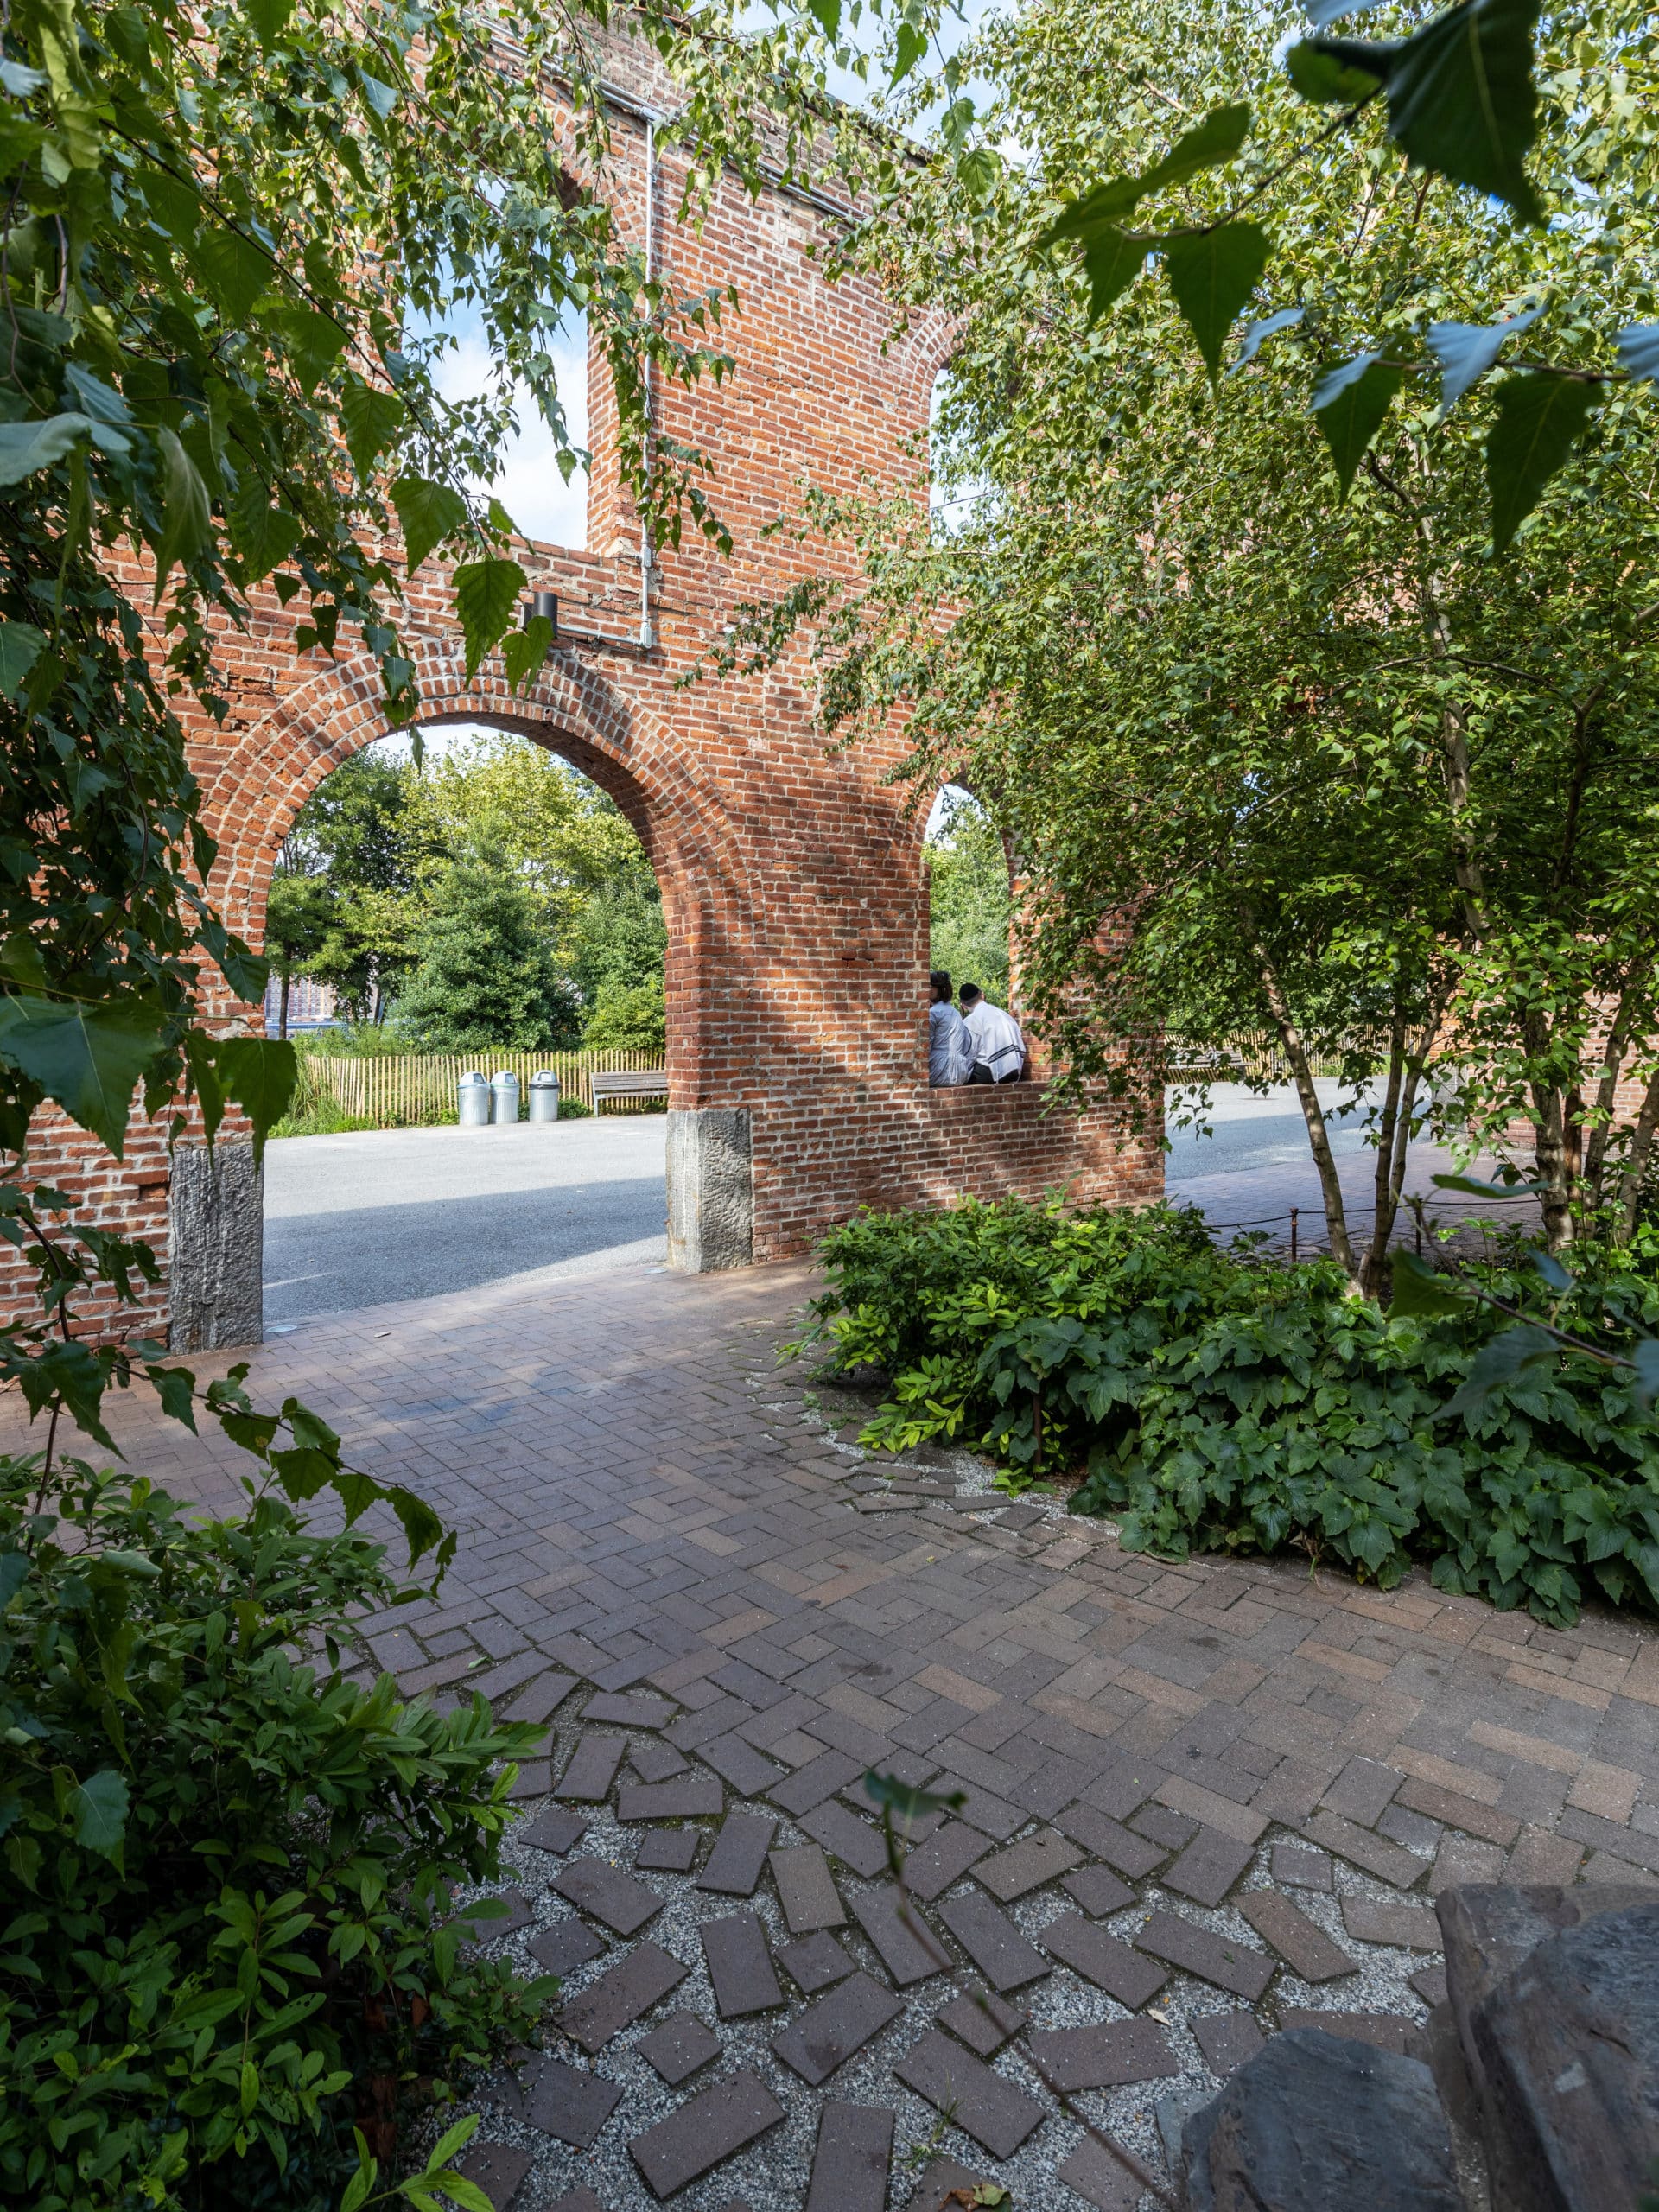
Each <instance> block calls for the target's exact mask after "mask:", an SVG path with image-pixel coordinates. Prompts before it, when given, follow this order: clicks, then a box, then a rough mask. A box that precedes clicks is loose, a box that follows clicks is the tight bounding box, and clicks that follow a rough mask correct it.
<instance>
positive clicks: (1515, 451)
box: [1486, 375, 1591, 553]
mask: <svg viewBox="0 0 1659 2212" xmlns="http://www.w3.org/2000/svg"><path fill="white" fill-rule="evenodd" d="M1590 399H1591V387H1590V385H1587V384H1583V383H1580V380H1579V379H1578V378H1576V377H1558V376H1538V375H1522V376H1510V377H1506V378H1504V379H1503V383H1502V384H1501V385H1499V386H1498V390H1497V421H1496V422H1495V423H1493V424H1492V427H1491V430H1490V431H1489V432H1488V433H1487V437H1486V484H1487V488H1488V490H1489V491H1490V492H1491V499H1492V550H1493V552H1494V553H1502V552H1503V551H1504V550H1506V548H1507V547H1508V546H1509V544H1510V542H1511V540H1512V539H1513V538H1514V537H1515V533H1516V531H1517V530H1519V529H1520V527H1521V525H1522V523H1523V522H1524V521H1525V520H1526V518H1527V517H1528V516H1529V514H1530V513H1531V512H1532V511H1533V509H1534V508H1535V506H1536V505H1537V504H1538V502H1539V500H1540V499H1541V498H1542V496H1543V490H1544V486H1545V485H1546V484H1548V481H1549V480H1550V478H1551V477H1552V476H1553V475H1554V474H1555V472H1556V470H1557V469H1558V468H1559V467H1560V466H1561V464H1562V462H1563V461H1566V459H1567V455H1568V454H1570V453H1571V452H1572V450H1573V445H1574V443H1575V442H1576V441H1577V439H1578V436H1579V434H1580V431H1581V430H1582V429H1584V424H1585V417H1586V415H1587V414H1588V412H1589V410H1590Z"/></svg>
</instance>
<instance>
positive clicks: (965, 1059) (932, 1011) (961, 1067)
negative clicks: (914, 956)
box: [927, 968, 974, 1090]
mask: <svg viewBox="0 0 1659 2212" xmlns="http://www.w3.org/2000/svg"><path fill="white" fill-rule="evenodd" d="M927 980H928V985H929V988H930V990H931V995H932V1004H931V1006H930V1007H928V1009H927V1079H928V1082H929V1083H930V1084H932V1085H933V1087H934V1088H935V1089H936V1090H937V1089H938V1088H940V1087H941V1086H944V1085H949V1086H954V1085H956V1084H962V1083H966V1082H967V1081H968V1080H969V1077H970V1076H971V1075H972V1073H973V1071H974V1047H973V1043H972V1040H971V1039H970V1038H969V1034H968V1025H967V1024H966V1022H964V1021H963V1018H962V1016H961V1015H960V1014H958V1013H957V1009H956V1008H955V1007H953V1006H952V1005H951V1003H950V995H951V982H950V976H948V975H946V973H945V971H944V969H943V968H936V969H934V970H933V971H932V973H931V975H930V976H929V977H928V979H927Z"/></svg>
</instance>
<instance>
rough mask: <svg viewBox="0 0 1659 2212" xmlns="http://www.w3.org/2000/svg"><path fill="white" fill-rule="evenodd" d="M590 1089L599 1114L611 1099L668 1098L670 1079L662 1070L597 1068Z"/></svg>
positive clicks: (591, 1075) (596, 1111)
mask: <svg viewBox="0 0 1659 2212" xmlns="http://www.w3.org/2000/svg"><path fill="white" fill-rule="evenodd" d="M588 1089H589V1090H590V1091H591V1092H592V1094H593V1100H594V1113H595V1114H597V1113H598V1111H599V1109H600V1108H601V1106H603V1105H604V1103H606V1101H607V1099H611V1098H666V1097H667V1096H668V1077H667V1074H666V1072H665V1071H664V1070H663V1069H662V1068H595V1069H594V1070H593V1071H592V1072H591V1073H590V1074H589V1076H588Z"/></svg>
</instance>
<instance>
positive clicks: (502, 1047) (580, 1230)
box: [265, 721, 668, 1331]
mask: <svg viewBox="0 0 1659 2212" xmlns="http://www.w3.org/2000/svg"><path fill="white" fill-rule="evenodd" d="M572 749H573V750H574V749H576V748H575V744H574V742H573V746H572ZM630 796H632V794H630ZM667 935H668V933H667V929H666V926H665V924H664V913H663V905H662V899H661V895H660V893H659V890H658V882H657V878H656V874H655V873H654V870H653V868H652V861H651V859H650V857H649V856H648V855H647V853H646V851H645V846H644V844H643V842H642V841H641V838H640V836H639V834H638V832H637V831H636V829H635V828H634V826H633V824H632V823H631V822H630V821H629V819H628V816H627V813H626V812H625V811H624V810H623V808H622V807H621V806H619V804H617V803H616V800H615V799H614V798H612V797H611V796H610V795H609V794H608V793H607V791H604V790H603V789H601V786H600V785H599V784H598V783H597V782H596V781H594V779H591V778H589V777H588V776H587V775H585V774H583V773H582V771H581V770H580V769H578V768H577V767H576V766H574V765H573V764H572V763H571V762H570V761H569V760H565V759H564V758H563V757H562V756H561V754H560V753H557V752H555V751H554V750H553V749H552V747H551V745H550V744H544V743H543V742H540V741H537V740H534V739H531V737H529V736H528V735H525V734H522V733H521V732H517V731H514V730H512V729H506V728H496V727H492V726H490V725H489V724H486V723H482V722H473V721H467V722H461V721H454V722H452V723H450V724H448V726H444V727H437V728H430V729H428V730H426V731H424V732H423V741H422V743H421V744H420V746H418V747H416V745H415V744H414V743H413V742H412V741H410V739H409V738H408V737H406V736H393V737H386V738H382V739H379V740H378V741H375V742H372V743H371V744H369V745H367V746H365V747H362V748H361V749H360V750H359V751H357V752H355V753H351V754H350V755H349V756H348V757H347V758H346V760H343V761H342V762H340V765H339V766H336V767H335V768H334V770H333V772H331V773H330V774H329V775H327V777H325V778H324V779H322V780H321V782H320V783H319V784H318V785H317V786H316V788H315V790H314V791H312V792H311V793H310V795H309V796H308V798H306V799H305V801H304V803H303V804H302V805H301V806H300V808H299V810H298V812H297V813H296V817H295V818H294V821H293V823H292V824H291V825H290V827H289V832H288V835H287V836H286V837H285V838H284V839H283V845H282V848H281V849H280V852H279V854H278V856H277V865H276V869H275V872H274V874H273V876H272V880H271V884H270V896H269V901H268V908H267V926H266V949H267V951H268V953H269V954H270V957H271V960H272V965H273V976H272V983H271V988H270V995H269V996H268V1000H267V1006H266V1020H267V1027H268V1029H269V1030H270V1031H271V1032H274V1033H277V1032H280V1031H281V1030H282V1028H283V1023H284V1014H286V1026H287V1027H288V1030H289V1033H292V1034H293V1035H294V1037H295V1040H296V1044H297V1045H298V1046H299V1048H300V1053H301V1068H302V1082H301V1089H300V1093H299V1096H298V1097H297V1099H296V1109H295V1110H294V1111H293V1112H292V1113H291V1114H290V1116H289V1119H288V1120H287V1121H286V1122H284V1123H283V1125H281V1127H280V1128H278V1130H277V1134H276V1135H275V1137H274V1138H273V1140H272V1143H271V1145H270V1147H269V1148H268V1153H267V1162H268V1165H267V1172H266V1179H265V1181H266V1209H265V1236H266V1267H265V1295H266V1310H267V1319H268V1325H270V1327H272V1328H274V1329H277V1330H278V1331H280V1330H282V1329H283V1328H284V1327H285V1326H292V1325H295V1324H296V1322H297V1321H299V1320H301V1319H307V1318H309V1317H310V1316H312V1315H314V1314H319V1313H333V1312H338V1311H343V1310H360V1309H361V1308H363V1307H364V1306H371V1305H375V1304H378V1303H381V1302H391V1301H392V1300H402V1299H405V1298H410V1297H421V1296H426V1295H431V1294H437V1293H439V1292H452V1291H457V1290H467V1289H476V1288H479V1287H482V1286H484V1285H486V1284H487V1283H490V1282H494V1281H499V1280H501V1279H502V1278H504V1277H505V1276H509V1275H513V1276H516V1275H520V1274H530V1273H539V1272H545V1271H547V1270H549V1269H551V1270H552V1271H553V1272H555V1273H570V1272H593V1271H597V1270H600V1269H602V1268H607V1267H613V1266H619V1265H630V1264H632V1265H649V1264H652V1263H660V1262H661V1261H662V1259H663V1256H664V1230H663V1224H664V1121H663V1118H662V1116H663V1109H664V1107H665V1103H666V1097H665V1084H666V1078H665V1076H664V1073H663V1070H664V1062H665V1047H666V1039H667V1019H668V1009H667V996H666V990H665V976H664V971H665V952H666V949H667ZM296 1009H297V1011H296ZM547 1071H551V1072H552V1073H553V1074H554V1075H555V1076H556V1077H557V1078H558V1082H559V1091H560V1096H559V1098H558V1101H557V1114H558V1126H557V1127H556V1128H549V1127H547V1126H546V1122H545V1118H544V1117H545V1111H546V1109H547V1108H548V1105H549V1099H548V1096H547V1090H548V1086H547V1085H546V1084H544V1083H541V1082H537V1083H536V1084H535V1095H534V1096H532V1078H533V1077H540V1076H543V1075H544V1074H545V1073H546V1072H547ZM474 1072H475V1073H476V1074H477V1075H480V1076H482V1077H485V1078H486V1081H489V1079H490V1078H492V1077H504V1076H510V1077H515V1078H516V1083H517V1088H516V1090H513V1088H512V1085H510V1084H507V1083H505V1082H502V1081H492V1082H489V1097H490V1099H491V1102H492V1103H493V1115H492V1116H491V1118H490V1120H489V1122H488V1123H487V1125H486V1126H485V1127H483V1128H478V1129H474V1128H471V1127H467V1128H459V1127H457V1124H458V1122H462V1121H465V1120H466V1119H467V1109H465V1108H463V1106H462V1104H461V1092H462V1090H463V1089H464V1088H465V1087H466V1086H465V1084H464V1081H463V1078H464V1077H465V1075H467V1074H468V1073H474ZM630 1084H631V1085H632V1088H631V1089H630V1088H629V1087H628V1086H629V1085H630ZM480 1095H481V1094H480V1091H478V1090H472V1091H471V1093H470V1096H469V1103H471V1102H472V1101H475V1100H477V1099H478V1098H479V1097H480ZM646 1117H650V1118H646ZM509 1122H511V1124H512V1126H511V1127H508V1126H507V1125H508V1123H509Z"/></svg>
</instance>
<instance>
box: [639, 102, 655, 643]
mask: <svg viewBox="0 0 1659 2212" xmlns="http://www.w3.org/2000/svg"><path fill="white" fill-rule="evenodd" d="M656 273H657V119H656V118H655V117H654V116H652V115H649V114H648V115H647V116H646V117H645V282H646V283H647V284H649V283H652V280H653V279H654V277H655V276H656ZM651 422H652V417H651V356H650V354H649V353H647V354H646V356H645V454H644V459H645V480H646V483H647V485H649V483H650V480H651ZM655 566H656V549H655V548H654V547H653V546H652V542H651V520H650V516H649V513H645V514H642V515H641V516H640V518H639V645H640V649H641V651H642V652H654V651H655V649H656V645H657V626H656V623H655V621H654V620H652V609H651V580H652V569H654V568H655Z"/></svg>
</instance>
